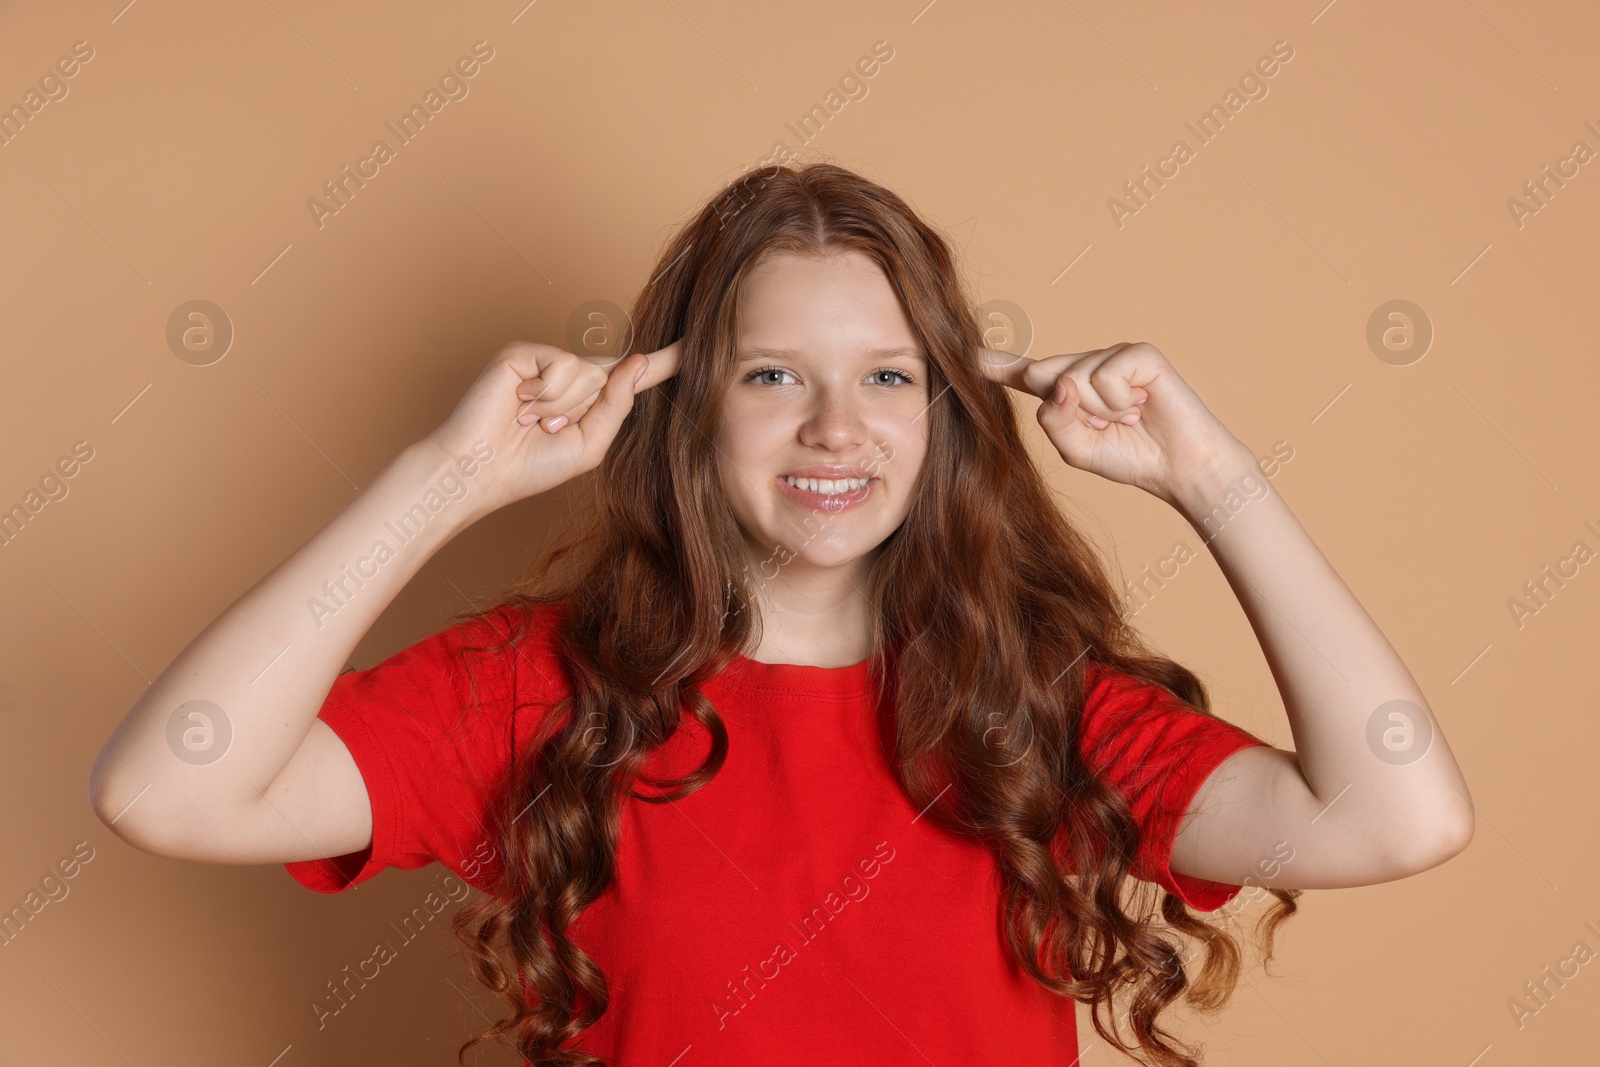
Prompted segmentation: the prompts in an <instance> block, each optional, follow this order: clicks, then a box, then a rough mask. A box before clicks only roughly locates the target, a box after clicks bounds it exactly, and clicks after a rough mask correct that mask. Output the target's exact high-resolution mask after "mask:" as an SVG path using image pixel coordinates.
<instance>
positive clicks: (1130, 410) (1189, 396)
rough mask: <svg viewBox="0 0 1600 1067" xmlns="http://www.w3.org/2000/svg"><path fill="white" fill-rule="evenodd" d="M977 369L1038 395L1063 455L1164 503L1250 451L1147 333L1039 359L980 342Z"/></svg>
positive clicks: (1042, 420) (1042, 417)
mask: <svg viewBox="0 0 1600 1067" xmlns="http://www.w3.org/2000/svg"><path fill="white" fill-rule="evenodd" d="M980 367H981V368H982V370H983V373H984V375H985V376H986V377H988V378H990V379H991V380H993V381H997V382H1000V383H1001V384H1003V385H1007V386H1010V387H1011V388H1013V389H1018V390H1021V391H1022V392H1026V393H1031V394H1032V395H1034V396H1037V397H1039V398H1040V399H1041V400H1043V401H1044V403H1043V404H1041V405H1039V410H1038V413H1037V417H1038V420H1039V425H1040V426H1042V427H1043V428H1044V432H1045V436H1046V437H1048V438H1049V439H1050V443H1051V444H1053V445H1055V446H1056V451H1058V452H1060V453H1061V458H1062V459H1064V460H1066V461H1067V463H1069V464H1071V465H1072V466H1074V467H1076V468H1078V469H1079V470H1085V471H1089V472H1091V473H1093V474H1098V475H1100V476H1101V477H1103V478H1109V479H1111V480H1112V481H1115V482H1121V483H1123V484H1125V485H1133V486H1137V487H1138V488H1140V489H1143V490H1145V491H1146V492H1148V493H1151V494H1152V495H1154V496H1157V497H1159V498H1161V499H1162V500H1165V501H1167V502H1168V503H1169V504H1174V503H1176V501H1177V499H1178V498H1179V497H1180V496H1181V495H1182V494H1183V492H1184V491H1185V490H1186V489H1187V488H1188V487H1190V486H1194V485H1203V484H1206V482H1207V480H1208V479H1209V478H1211V477H1213V476H1214V474H1215V473H1216V472H1217V471H1218V470H1221V469H1231V467H1232V466H1236V465H1237V464H1238V463H1239V462H1240V459H1241V457H1242V456H1243V455H1245V454H1247V453H1248V449H1246V448H1245V446H1244V444H1243V443H1242V442H1240V441H1239V439H1238V438H1236V437H1234V436H1233V434H1231V433H1229V432H1228V428H1227V427H1226V426H1224V425H1223V424H1222V423H1221V422H1220V421H1218V420H1217V418H1216V416H1215V415H1213V414H1212V413H1211V412H1210V410H1209V409H1207V408H1206V406H1205V404H1204V403H1203V402H1202V401H1201V400H1200V397H1199V396H1198V395H1197V394H1196V393H1195V391H1194V390H1193V389H1192V388H1190V387H1189V384H1188V383H1187V382H1185V381H1184V380H1183V378H1182V377H1181V376H1179V374H1178V372H1177V370H1175V369H1174V368H1173V366H1172V364H1171V363H1170V362H1168V361H1167V357H1166V356H1164V355H1163V354H1162V353H1161V350H1160V349H1158V348H1157V347H1156V346H1155V345H1153V344H1150V343H1149V342H1146V341H1136V342H1127V341H1124V342H1121V343H1119V344H1115V345H1112V346H1111V347H1110V348H1098V349H1094V350H1092V351H1089V352H1073V353H1068V354H1065V355H1058V356H1048V357H1046V358H1044V359H1030V358H1028V357H1027V356H1014V355H1012V354H1010V353H1009V352H997V351H995V350H993V349H988V348H985V349H982V350H981V361H980ZM1252 462H1253V460H1252Z"/></svg>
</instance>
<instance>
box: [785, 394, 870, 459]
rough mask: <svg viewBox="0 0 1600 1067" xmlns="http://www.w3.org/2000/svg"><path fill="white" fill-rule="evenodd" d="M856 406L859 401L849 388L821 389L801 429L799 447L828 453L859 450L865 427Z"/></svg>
mask: <svg viewBox="0 0 1600 1067" xmlns="http://www.w3.org/2000/svg"><path fill="white" fill-rule="evenodd" d="M859 404H860V399H859V398H858V397H857V396H856V395H855V393H854V391H853V390H852V389H851V388H850V387H849V386H838V385H833V384H825V385H823V386H821V387H820V388H819V389H818V390H817V392H816V394H815V399H814V400H813V402H812V408H811V410H810V411H809V412H808V413H807V415H806V420H805V422H804V424H802V426H801V427H800V441H801V443H803V444H807V445H814V446H816V447H817V448H824V449H827V450H829V451H831V452H849V451H851V450H852V449H858V448H860V447H861V446H862V445H863V444H865V443H866V441H867V424H866V422H865V420H863V418H862V417H861V411H860V410H859Z"/></svg>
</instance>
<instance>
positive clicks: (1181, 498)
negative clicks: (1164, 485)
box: [1165, 439, 1264, 523]
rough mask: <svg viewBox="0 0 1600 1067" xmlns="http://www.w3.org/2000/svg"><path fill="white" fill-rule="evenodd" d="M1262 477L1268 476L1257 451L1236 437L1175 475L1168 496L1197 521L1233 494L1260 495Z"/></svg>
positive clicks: (1192, 519)
mask: <svg viewBox="0 0 1600 1067" xmlns="http://www.w3.org/2000/svg"><path fill="white" fill-rule="evenodd" d="M1252 479H1253V480H1252ZM1258 481H1264V476H1263V475H1262V473H1261V468H1260V465H1259V464H1258V463H1257V461H1256V457H1255V455H1254V453H1252V452H1251V451H1250V449H1249V448H1248V447H1246V445H1245V444H1244V443H1243V442H1242V441H1239V440H1238V439H1234V440H1233V442H1232V443H1231V444H1229V445H1228V446H1226V447H1224V448H1222V449H1221V450H1219V451H1218V452H1217V453H1216V454H1215V455H1213V456H1210V457H1209V458H1206V459H1204V460H1201V461H1199V462H1198V463H1196V464H1194V466H1193V467H1192V469H1190V470H1189V471H1186V472H1185V474H1184V475H1183V476H1182V477H1181V478H1177V479H1175V480H1174V484H1173V485H1172V486H1171V487H1169V489H1168V491H1167V493H1166V494H1165V496H1166V500H1167V503H1169V504H1171V505H1172V506H1173V507H1174V508H1176V509H1177V510H1178V511H1179V512H1181V513H1182V514H1183V516H1184V518H1186V519H1188V520H1189V521H1190V522H1191V523H1194V522H1196V521H1199V520H1200V519H1202V518H1203V517H1204V516H1206V515H1209V514H1210V513H1211V512H1212V510H1213V509H1214V508H1216V507H1217V506H1219V505H1220V504H1223V503H1224V502H1225V501H1227V500H1228V498H1229V496H1230V494H1238V495H1242V496H1253V495H1258V494H1259V493H1260V492H1261V487H1260V486H1259V485H1257V484H1256V483H1257V482H1258Z"/></svg>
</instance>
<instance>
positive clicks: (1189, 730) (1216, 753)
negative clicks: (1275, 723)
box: [1082, 663, 1267, 911]
mask: <svg viewBox="0 0 1600 1067" xmlns="http://www.w3.org/2000/svg"><path fill="white" fill-rule="evenodd" d="M1083 716H1084V717H1083V731H1082V751H1083V756H1084V759H1085V760H1086V761H1087V762H1088V763H1089V765H1090V766H1091V767H1092V768H1093V769H1094V770H1095V771H1096V772H1097V773H1099V774H1101V776H1102V777H1103V778H1104V780H1105V781H1106V782H1107V784H1108V785H1110V786H1112V787H1113V788H1114V789H1116V791H1117V792H1118V793H1119V794H1121V795H1122V797H1123V798H1124V799H1125V800H1126V801H1127V803H1128V806H1129V808H1130V809H1131V810H1132V812H1133V817H1134V819H1135V820H1136V821H1137V822H1138V824H1139V828H1140V835H1139V836H1140V840H1139V848H1138V851H1137V854H1136V855H1135V856H1134V858H1133V864H1132V874H1133V876H1134V877H1136V878H1140V879H1143V880H1145V881H1148V882H1155V883H1156V884H1158V885H1160V886H1161V887H1162V888H1163V889H1165V890H1167V891H1168V892H1169V893H1173V894H1175V895H1176V896H1178V897H1179V898H1180V899H1181V900H1183V902H1184V903H1185V904H1187V905H1189V906H1190V907H1191V908H1194V909H1195V910H1196V911H1214V910H1216V909H1217V908H1220V907H1222V905H1224V904H1226V903H1227V902H1228V901H1229V900H1232V899H1233V897H1234V896H1235V895H1237V894H1238V892H1239V890H1240V889H1241V888H1242V886H1239V885H1233V884H1230V883H1226V882H1212V881H1208V880H1207V879H1204V878H1194V877H1190V876H1188V875H1183V874H1176V873H1174V872H1173V870H1172V868H1171V866H1170V862H1171V858H1172V843H1173V840H1174V838H1176V837H1177V834H1178V825H1179V823H1181V822H1182V820H1183V817H1184V815H1185V814H1186V813H1187V812H1188V810H1189V805H1190V804H1191V803H1192V802H1193V800H1194V797H1195V794H1196V793H1198V792H1199V791H1200V787H1201V786H1202V785H1203V784H1204V783H1205V781H1206V779H1207V778H1209V777H1210V776H1211V773H1212V772H1213V771H1215V770H1216V769H1217V767H1218V765H1219V764H1221V763H1222V761H1223V760H1225V759H1227V758H1228V757H1229V756H1231V755H1233V754H1234V753H1235V752H1239V751H1241V750H1243V749H1246V748H1249V747H1251V746H1252V745H1265V744H1267V742H1266V741H1264V740H1262V739H1261V738H1259V737H1257V736H1255V735H1254V734H1252V733H1250V732H1249V731H1247V730H1243V729H1241V728H1239V727H1237V726H1234V725H1233V724H1232V723H1229V722H1226V721H1224V720H1222V719H1219V718H1216V717H1214V716H1211V715H1207V714H1204V713H1203V712H1200V711H1197V710H1195V709H1194V708H1192V707H1190V706H1189V705H1187V704H1185V703H1183V702H1182V701H1181V700H1179V699H1178V698H1177V697H1175V696H1173V695H1172V694H1171V693H1169V692H1167V691H1166V690H1165V689H1163V688H1162V687H1160V686H1158V685H1152V684H1149V683H1147V682H1143V681H1141V680H1140V679H1138V678H1135V677H1133V676H1131V675H1129V674H1126V673H1124V672H1122V671H1118V670H1116V669H1114V668H1110V667H1107V666H1106V665H1104V664H1100V663H1091V664H1090V665H1089V667H1088V671H1087V684H1086V687H1085V696H1084V712H1083Z"/></svg>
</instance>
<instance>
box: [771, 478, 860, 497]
mask: <svg viewBox="0 0 1600 1067" xmlns="http://www.w3.org/2000/svg"><path fill="white" fill-rule="evenodd" d="M778 477H779V478H781V479H783V481H784V482H785V483H786V484H788V485H790V486H793V487H794V488H796V489H801V490H804V491H805V492H808V493H816V494H818V495H819V496H845V495H848V494H850V493H855V492H859V491H860V490H861V489H862V488H863V487H864V486H866V485H867V483H869V482H871V481H874V480H875V478H796V477H794V476H793V475H789V474H780V475H779V476H778Z"/></svg>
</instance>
